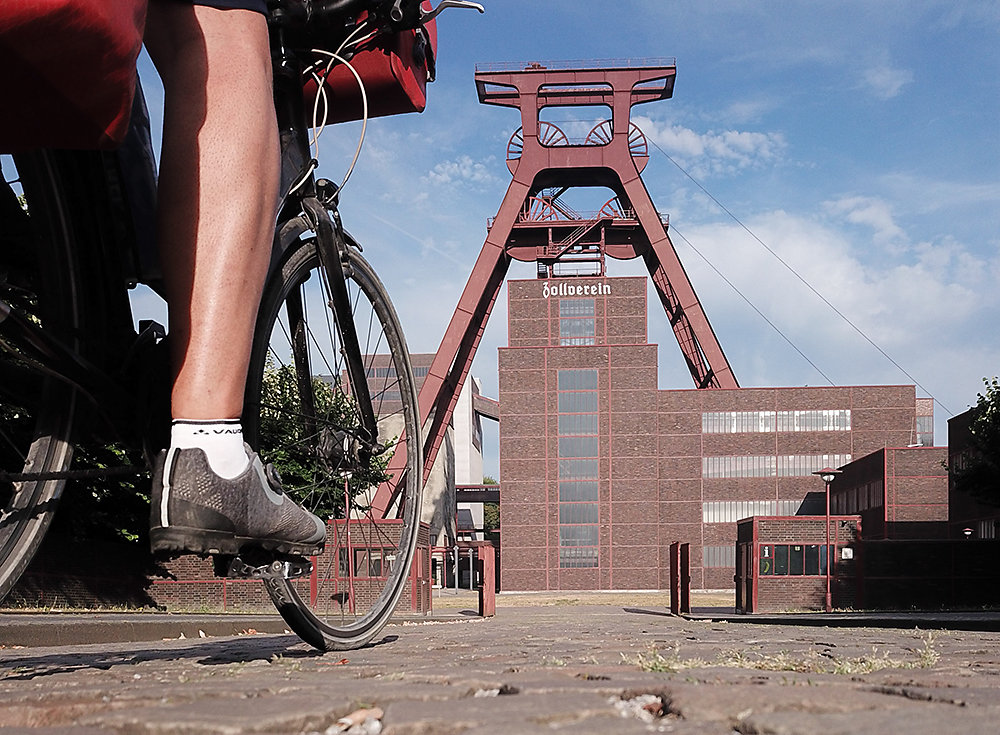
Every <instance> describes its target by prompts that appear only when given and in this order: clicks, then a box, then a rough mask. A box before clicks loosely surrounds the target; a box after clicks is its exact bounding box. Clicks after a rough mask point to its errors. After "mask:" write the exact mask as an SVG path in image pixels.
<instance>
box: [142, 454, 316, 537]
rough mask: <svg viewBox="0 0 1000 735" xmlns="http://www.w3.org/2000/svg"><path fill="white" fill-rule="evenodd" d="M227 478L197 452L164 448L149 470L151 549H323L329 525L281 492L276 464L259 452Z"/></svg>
mask: <svg viewBox="0 0 1000 735" xmlns="http://www.w3.org/2000/svg"><path fill="white" fill-rule="evenodd" d="M247 453H248V454H249V456H250V466H249V467H248V468H247V470H246V471H245V472H244V473H243V474H242V475H239V476H238V477H235V478H233V479H232V480H227V479H225V478H222V477H219V476H218V475H217V474H215V473H214V472H213V471H212V468H211V467H210V466H209V464H208V458H207V457H206V456H205V453H204V452H203V451H202V450H200V449H174V450H172V451H171V452H169V453H168V452H166V451H164V452H161V453H160V455H159V457H157V459H156V462H155V464H154V467H153V491H152V497H151V507H150V531H149V537H150V544H151V546H152V548H153V551H188V552H192V553H196V554H233V555H236V554H239V553H240V552H241V551H242V550H243V549H246V548H255V549H265V550H268V551H276V552H279V553H284V554H301V555H303V556H311V555H315V554H318V553H320V552H321V551H322V550H323V542H324V540H325V539H326V525H325V524H324V523H323V521H321V520H320V519H319V518H317V517H316V516H314V515H313V514H312V513H310V512H309V511H307V510H305V509H303V508H301V507H300V506H298V505H296V504H295V503H294V502H292V500H291V499H289V498H288V496H286V495H285V494H284V493H283V492H282V490H281V481H280V478H279V477H278V473H277V472H276V471H275V470H274V467H273V466H271V465H268V466H267V468H265V467H264V466H263V465H262V464H261V461H260V458H259V457H258V456H257V454H256V453H254V452H251V451H250V449H249V447H248V448H247Z"/></svg>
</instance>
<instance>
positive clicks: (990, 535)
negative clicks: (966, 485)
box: [948, 408, 1000, 539]
mask: <svg viewBox="0 0 1000 735" xmlns="http://www.w3.org/2000/svg"><path fill="white" fill-rule="evenodd" d="M972 413H973V412H972V409H971V408H970V409H969V410H968V411H965V412H964V413H960V414H958V415H957V416H953V417H952V418H950V419H948V466H949V467H954V468H956V469H959V468H962V467H964V466H965V465H966V463H967V462H969V461H970V460H972V459H973V458H974V457H975V453H976V450H975V448H974V444H973V441H972V436H971V434H970V433H969V425H970V423H971V421H972ZM948 518H949V521H950V525H951V537H952V538H965V537H968V538H970V539H1000V508H998V507H997V506H995V505H989V504H987V503H984V502H982V501H981V500H980V499H978V498H975V497H972V496H971V495H969V494H968V493H965V492H962V491H960V490H959V489H958V488H956V487H955V485H954V482H953V481H952V480H951V478H949V487H948Z"/></svg>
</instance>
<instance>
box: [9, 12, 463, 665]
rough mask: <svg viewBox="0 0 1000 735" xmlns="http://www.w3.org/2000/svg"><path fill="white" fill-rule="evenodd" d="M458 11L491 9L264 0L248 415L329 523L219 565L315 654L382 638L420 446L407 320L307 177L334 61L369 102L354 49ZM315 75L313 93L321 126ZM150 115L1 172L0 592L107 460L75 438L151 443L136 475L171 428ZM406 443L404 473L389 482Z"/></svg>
mask: <svg viewBox="0 0 1000 735" xmlns="http://www.w3.org/2000/svg"><path fill="white" fill-rule="evenodd" d="M448 7H474V8H476V9H478V10H479V11H480V12H482V7H481V6H478V5H476V4H475V3H468V2H462V1H460V0H442V2H441V3H440V4H439V5H438V6H437V8H433V9H432V8H430V4H429V3H426V2H424V3H421V2H420V0H322V1H320V0H269V2H268V9H269V18H268V23H269V27H270V31H271V44H272V53H273V55H274V60H275V62H274V69H275V75H274V88H275V110H276V114H277V116H278V124H279V130H280V132H281V161H282V165H281V170H282V183H281V191H282V192H283V200H282V203H281V207H280V209H279V215H278V218H277V222H276V229H275V238H274V246H273V251H272V258H271V268H270V271H269V275H268V278H267V282H266V285H265V288H264V292H263V297H262V299H261V305H260V309H259V311H258V316H257V326H256V331H255V334H254V347H253V353H252V357H251V361H250V370H249V377H248V382H247V391H246V398H245V404H244V415H243V422H244V431H245V437H246V440H247V442H248V443H249V444H250V445H251V446H252V447H254V448H255V449H256V450H257V451H258V452H259V453H260V455H261V457H262V459H263V460H264V461H266V462H273V463H274V464H275V465H278V466H279V467H283V468H285V469H286V470H287V471H290V472H291V473H292V474H294V475H295V477H294V478H286V479H294V480H295V482H294V483H289V484H290V485H295V484H297V485H299V486H300V487H301V488H302V489H303V492H302V493H301V497H300V498H298V499H300V501H301V502H302V504H303V505H304V506H305V507H307V508H309V509H310V510H312V511H313V512H315V513H317V514H319V515H321V516H325V517H327V518H328V519H329V521H328V539H327V548H326V550H325V552H324V553H323V555H322V556H321V557H314V558H313V559H312V560H309V559H302V558H297V557H285V556H281V555H277V554H270V553H264V552H261V551H254V550H252V549H247V550H244V551H243V552H241V554H240V556H238V557H216V559H215V562H216V569H217V573H219V574H225V575H229V576H234V577H242V578H255V579H260V580H262V582H263V584H264V586H265V588H266V590H267V592H268V594H269V595H270V597H271V599H272V601H273V602H274V604H275V606H276V608H277V610H278V612H279V613H280V614H281V616H282V617H283V618H284V619H285V621H286V622H287V623H288V625H289V627H290V628H291V629H292V630H293V631H294V632H295V633H296V634H297V635H299V637H301V638H302V639H303V640H304V641H306V642H307V643H309V644H310V645H312V646H313V647H315V648H317V649H320V650H334V649H345V648H355V647H358V646H361V645H364V644H366V643H368V642H369V641H371V640H372V639H373V638H374V637H375V636H376V635H377V634H378V633H379V632H380V631H381V630H382V628H383V627H384V626H385V624H386V623H387V622H388V620H389V617H390V616H391V614H392V613H393V611H394V609H395V607H396V605H397V603H398V600H399V599H400V596H401V594H402V592H403V590H404V587H405V584H406V581H407V578H408V576H409V573H410V569H411V563H412V559H413V556H414V549H415V546H416V543H417V537H418V532H419V525H420V500H421V489H422V487H421V486H422V466H421V463H422V459H421V457H422V442H421V439H420V437H421V433H420V426H419V422H418V411H417V395H416V389H415V384H414V379H413V372H412V369H411V366H410V360H409V354H408V352H407V348H406V342H405V339H404V336H403V333H402V329H401V327H400V324H399V319H398V317H397V315H396V313H395V310H394V309H393V307H392V304H391V302H390V300H389V297H388V294H387V293H386V290H385V288H384V286H383V285H382V283H381V282H380V281H379V279H378V276H377V275H376V273H375V271H374V270H373V269H372V267H371V266H370V265H369V264H368V263H367V261H366V260H365V259H364V257H363V256H362V254H361V246H360V245H359V244H358V243H357V242H356V241H355V240H354V239H353V238H352V237H351V236H350V234H349V233H347V231H346V230H345V229H344V228H343V225H342V222H341V218H340V213H339V211H338V208H337V199H338V193H339V190H340V187H339V186H337V185H335V184H333V183H332V182H330V181H328V180H326V179H322V178H317V177H316V174H315V171H316V167H317V165H318V164H317V161H316V156H315V155H314V154H313V153H312V151H311V145H313V144H315V142H316V139H317V138H318V135H319V132H321V130H322V125H319V124H318V122H319V121H318V120H317V119H316V115H317V114H318V113H319V112H321V111H322V108H323V107H324V105H325V104H326V100H325V98H324V93H323V90H324V78H325V77H328V76H329V75H330V73H331V72H332V71H333V70H334V68H335V67H336V66H345V67H346V68H348V69H349V70H350V71H351V73H352V74H353V75H354V76H355V77H357V82H358V84H359V85H360V90H361V102H362V106H363V107H365V108H366V107H367V100H366V97H365V93H364V85H363V83H362V79H361V77H360V76H359V75H358V74H357V72H356V71H355V70H354V68H353V67H352V66H350V64H349V60H350V59H351V58H352V57H353V54H355V53H357V52H358V51H359V50H361V49H364V48H365V47H366V44H370V43H372V42H373V40H375V39H379V38H381V37H383V36H385V35H386V34H396V33H401V32H404V31H406V30H410V29H420V28H423V27H424V25H425V24H426V23H428V22H430V21H431V20H432V19H433V18H434V17H435V16H436V15H437V14H439V13H440V12H441V11H442V10H444V9H445V8H448ZM418 32H419V31H418ZM331 48H334V49H336V51H330V50H329V49H331ZM317 49H319V52H316V50H317ZM324 49H325V50H324ZM308 78H312V79H313V81H314V82H315V83H316V86H317V88H318V89H317V94H316V100H315V103H314V105H313V118H312V123H313V124H312V125H310V124H309V122H308V120H309V119H310V118H309V117H308V116H307V110H306V100H305V97H304V94H303V79H308ZM136 110H137V112H136V113H134V120H133V125H132V128H131V130H130V132H129V136H130V138H132V139H137V140H138V141H139V144H138V145H134V144H130V143H128V142H127V143H126V145H125V146H123V148H122V149H121V151H119V152H115V153H106V152H98V151H34V152H31V153H24V154H15V155H14V156H13V157H12V159H10V160H11V161H13V164H14V166H15V167H16V175H12V176H11V177H10V178H9V179H8V177H7V176H6V175H5V177H4V178H5V182H6V183H5V185H3V186H0V223H3V229H2V235H0V508H2V514H0V599H2V598H3V597H4V596H5V595H6V594H7V593H8V592H9V591H10V589H11V588H12V587H13V585H14V584H15V583H16V581H17V579H18V578H19V577H20V575H21V573H22V572H23V571H24V570H25V568H26V567H27V566H28V564H29V563H30V561H31V559H32V557H33V555H34V553H35V551H36V550H37V548H38V546H39V544H40V543H41V541H42V538H43V537H44V535H45V532H46V531H47V529H48V528H49V525H50V523H51V521H52V516H53V513H54V512H55V508H56V505H57V503H58V500H59V498H60V496H61V495H62V494H63V492H64V489H65V485H66V483H67V481H69V480H72V479H88V478H93V477H97V476H107V475H108V474H109V472H107V471H105V470H74V469H72V468H71V462H72V459H73V454H74V444H75V443H77V442H78V441H79V440H81V439H90V440H93V441H103V440H108V439H114V440H119V441H122V442H124V443H125V445H126V450H127V452H128V453H129V455H130V456H131V457H141V460H140V462H139V466H138V470H139V471H147V470H148V466H149V463H150V460H151V458H152V457H153V456H154V455H155V452H156V451H157V450H158V449H159V448H160V447H162V446H165V443H166V439H165V434H164V429H165V427H166V425H167V423H168V420H169V414H165V413H164V411H165V410H167V408H166V406H167V402H168V396H169V385H168V380H167V374H166V371H165V369H164V368H163V365H164V360H165V358H164V355H165V348H164V339H165V338H166V339H169V337H168V336H165V335H164V333H163V328H162V327H160V326H159V325H156V324H153V323H143V324H140V325H139V328H138V329H136V328H135V327H134V326H133V317H132V312H131V307H130V304H129V301H128V295H127V292H128V289H129V288H131V287H134V286H135V285H136V284H137V283H143V284H145V285H148V286H149V287H151V288H152V289H153V290H154V291H159V290H160V285H159V281H158V274H157V268H156V263H155V258H154V257H152V256H150V253H149V245H148V238H144V237H143V236H142V232H141V230H142V228H143V225H144V222H145V221H146V220H145V218H144V216H143V215H141V214H137V213H136V210H138V209H140V207H137V206H135V202H136V201H138V200H143V199H145V200H148V199H149V192H150V191H151V187H152V186H153V184H152V181H153V176H154V174H153V170H152V163H151V161H149V160H146V161H143V158H145V156H144V155H143V153H142V151H144V150H148V149H149V146H148V144H144V141H143V140H142V138H143V136H148V119H143V115H142V114H141V112H142V105H141V100H140V103H138V104H137V106H136ZM363 116H364V117H367V114H364V115H363ZM310 130H313V131H315V132H314V133H313V137H312V140H310ZM362 137H363V133H362ZM317 148H318V146H317ZM136 151H138V152H139V153H138V154H136ZM359 151H360V143H359ZM137 161H138V163H137ZM356 161H357V156H355V161H354V162H356ZM354 162H352V164H351V169H353V166H354ZM8 163H9V161H8ZM349 175H350V170H349V171H348V176H349ZM126 179H132V180H133V182H138V183H132V184H131V185H130V184H127V183H126ZM345 181H346V177H345ZM144 193H145V194H144ZM19 197H20V198H19ZM394 454H395V455H397V460H398V458H399V456H402V457H404V459H405V461H404V462H398V461H397V462H396V465H398V466H403V467H405V469H404V470H403V471H402V472H399V473H397V475H396V476H395V477H390V476H389V475H388V473H387V472H386V469H387V467H388V465H389V460H390V458H391V457H392V456H393V455H394ZM394 466H395V465H394ZM136 470H137V468H136V467H134V466H133V467H129V466H126V467H123V468H116V469H115V470H113V471H112V472H111V474H114V473H119V474H129V473H132V474H134V473H135V472H136ZM359 572H363V576H362V575H360V574H359Z"/></svg>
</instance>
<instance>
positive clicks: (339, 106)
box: [305, 0, 437, 123]
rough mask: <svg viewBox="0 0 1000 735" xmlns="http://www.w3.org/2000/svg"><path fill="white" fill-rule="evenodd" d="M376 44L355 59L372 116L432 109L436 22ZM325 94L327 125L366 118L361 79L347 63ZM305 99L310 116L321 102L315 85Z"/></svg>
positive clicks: (311, 83) (339, 66)
mask: <svg viewBox="0 0 1000 735" xmlns="http://www.w3.org/2000/svg"><path fill="white" fill-rule="evenodd" d="M421 5H422V7H423V8H425V9H426V10H430V9H431V3H430V2H429V1H428V0H424V2H423V3H422V4H421ZM376 42H377V45H376V46H375V47H374V48H368V49H365V50H364V51H359V52H358V53H356V54H355V55H354V56H353V57H352V58H351V60H350V61H351V66H353V67H354V68H355V69H356V70H357V72H358V75H359V76H360V77H361V80H362V81H363V82H364V85H365V91H366V93H367V95H368V117H384V116H386V115H399V114H402V113H404V112H423V111H424V108H425V107H426V106H427V82H428V81H430V80H431V79H432V78H433V69H434V58H435V54H437V24H436V21H435V20H431V21H430V22H429V23H426V24H425V25H424V26H423V27H421V28H417V29H414V30H408V31H401V32H400V33H396V34H394V35H391V36H386V37H384V38H382V39H376ZM326 95H327V103H328V105H327V116H326V121H327V122H328V123H338V122H346V121H348V120H360V119H361V117H362V104H361V91H360V90H359V89H358V80H357V79H355V78H354V75H353V74H351V70H350V69H348V68H347V67H346V66H344V65H343V64H337V65H336V66H334V67H333V68H332V69H331V70H330V74H329V75H327V77H326ZM305 97H306V104H307V113H308V114H309V115H310V116H311V115H312V105H313V101H314V100H315V98H316V83H315V82H314V81H309V82H307V83H306V85H305ZM321 104H322V103H321Z"/></svg>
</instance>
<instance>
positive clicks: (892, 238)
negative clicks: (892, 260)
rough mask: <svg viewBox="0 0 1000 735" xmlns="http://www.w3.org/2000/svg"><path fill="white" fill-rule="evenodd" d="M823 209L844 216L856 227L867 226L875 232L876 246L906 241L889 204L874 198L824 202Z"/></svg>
mask: <svg viewBox="0 0 1000 735" xmlns="http://www.w3.org/2000/svg"><path fill="white" fill-rule="evenodd" d="M823 208H824V209H825V210H826V211H827V212H829V213H831V214H833V215H837V216H843V218H844V219H846V220H847V221H848V222H851V223H852V224H856V225H867V226H868V227H871V229H872V230H874V231H875V234H874V242H875V244H876V245H893V244H899V243H902V242H904V241H905V240H906V234H905V233H904V232H903V229H902V228H901V227H900V226H899V225H897V224H896V222H895V219H894V218H893V214H892V211H891V210H890V207H889V204H888V203H887V202H885V201H882V200H881V199H875V198H873V197H861V196H855V197H842V198H841V199H837V200H834V201H829V202H824V203H823Z"/></svg>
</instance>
